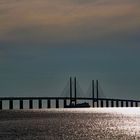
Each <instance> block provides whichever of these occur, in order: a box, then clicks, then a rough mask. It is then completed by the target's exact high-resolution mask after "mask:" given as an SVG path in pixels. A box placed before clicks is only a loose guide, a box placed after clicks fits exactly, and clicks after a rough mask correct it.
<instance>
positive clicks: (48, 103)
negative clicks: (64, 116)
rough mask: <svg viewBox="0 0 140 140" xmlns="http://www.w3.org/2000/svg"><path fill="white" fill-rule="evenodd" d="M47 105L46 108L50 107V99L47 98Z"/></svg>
mask: <svg viewBox="0 0 140 140" xmlns="http://www.w3.org/2000/svg"><path fill="white" fill-rule="evenodd" d="M47 103H48V106H47V108H51V100H50V99H48V102H47Z"/></svg>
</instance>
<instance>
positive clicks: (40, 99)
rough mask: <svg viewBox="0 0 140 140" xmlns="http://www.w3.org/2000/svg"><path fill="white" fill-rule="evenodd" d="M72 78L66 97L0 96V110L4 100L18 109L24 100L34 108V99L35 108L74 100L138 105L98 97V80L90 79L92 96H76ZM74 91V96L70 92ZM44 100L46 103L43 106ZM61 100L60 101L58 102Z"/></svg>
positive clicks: (138, 103) (97, 104)
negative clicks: (16, 103)
mask: <svg viewBox="0 0 140 140" xmlns="http://www.w3.org/2000/svg"><path fill="white" fill-rule="evenodd" d="M72 87H73V84H72V78H70V81H69V94H70V96H69V97H67V96H65V97H39V96H38V97H0V110H2V109H4V107H3V104H4V102H5V101H6V102H7V104H8V109H15V108H14V102H15V101H16V102H18V109H24V105H25V101H26V102H28V109H33V108H34V101H37V108H39V109H41V108H48V109H49V108H52V104H53V105H54V107H55V108H64V107H65V106H67V104H71V103H73V102H74V104H75V106H76V104H77V102H85V101H86V102H88V103H89V105H90V107H93V108H94V107H101V108H103V107H139V106H140V100H127V99H113V98H100V97H99V86H98V80H96V86H95V81H94V80H92V97H78V96H77V83H76V77H75V78H74V90H73V88H72ZM73 91H74V97H73V96H72V92H73ZM44 101H45V103H46V105H45V107H44ZM52 102H53V103H52ZM60 102H61V103H60Z"/></svg>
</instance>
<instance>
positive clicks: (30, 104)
mask: <svg viewBox="0 0 140 140" xmlns="http://www.w3.org/2000/svg"><path fill="white" fill-rule="evenodd" d="M29 109H33V100H29Z"/></svg>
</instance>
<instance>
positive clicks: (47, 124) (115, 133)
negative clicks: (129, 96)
mask: <svg viewBox="0 0 140 140" xmlns="http://www.w3.org/2000/svg"><path fill="white" fill-rule="evenodd" d="M0 140H140V108H103V109H101V108H98V109H95V108H94V109H92V108H89V109H51V110H47V109H46V110H45V109H43V110H22V111H21V110H13V111H9V110H3V111H0Z"/></svg>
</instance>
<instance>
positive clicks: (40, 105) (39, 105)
mask: <svg viewBox="0 0 140 140" xmlns="http://www.w3.org/2000/svg"><path fill="white" fill-rule="evenodd" d="M38 108H39V109H41V108H42V100H41V99H39V100H38Z"/></svg>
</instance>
